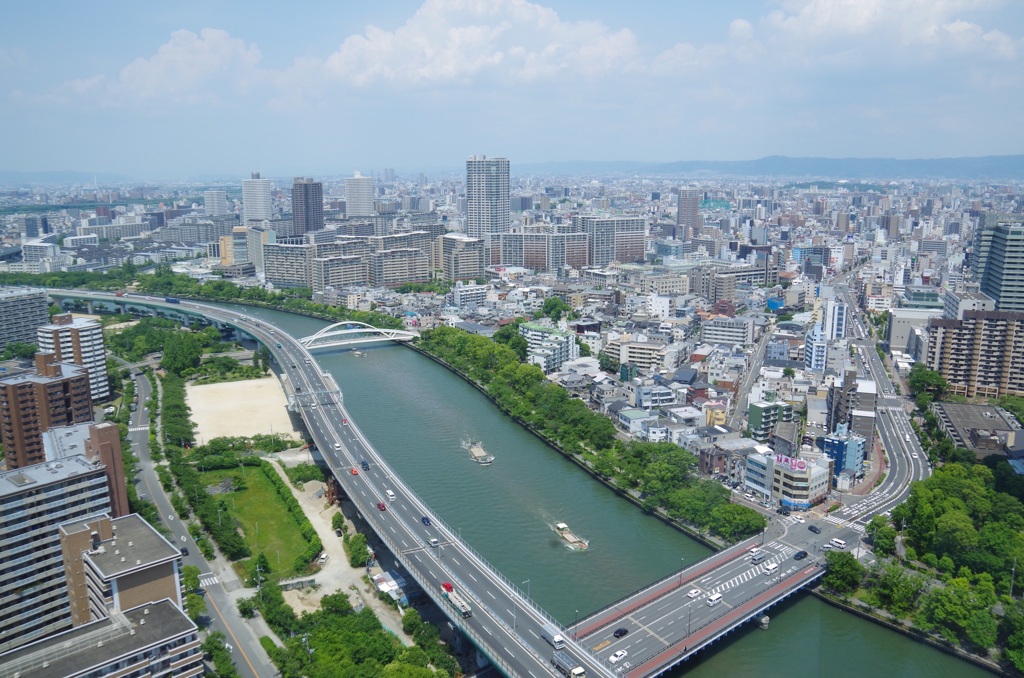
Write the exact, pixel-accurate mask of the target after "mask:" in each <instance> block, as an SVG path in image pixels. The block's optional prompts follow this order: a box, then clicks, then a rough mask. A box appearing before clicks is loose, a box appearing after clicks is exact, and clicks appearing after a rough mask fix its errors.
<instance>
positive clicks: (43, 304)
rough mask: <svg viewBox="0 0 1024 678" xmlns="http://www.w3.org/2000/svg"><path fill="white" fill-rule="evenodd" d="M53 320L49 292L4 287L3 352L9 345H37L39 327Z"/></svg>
mask: <svg viewBox="0 0 1024 678" xmlns="http://www.w3.org/2000/svg"><path fill="white" fill-rule="evenodd" d="M48 322H50V304H49V302H48V301H47V299H46V291H45V290H40V289H33V288H15V287H4V288H0V351H3V350H4V349H5V348H7V345H8V344H12V343H19V344H34V343H35V342H36V330H37V329H39V328H40V327H42V326H43V325H45V324H46V323H48Z"/></svg>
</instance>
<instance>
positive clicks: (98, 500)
mask: <svg viewBox="0 0 1024 678" xmlns="http://www.w3.org/2000/svg"><path fill="white" fill-rule="evenodd" d="M115 431H116V427H115ZM78 442H81V441H80V440H79V441H78ZM120 462H121V459H120V455H118V456H117V463H118V464H120ZM108 487H109V480H108V476H107V468H106V466H105V465H104V464H103V463H102V462H101V461H100V460H99V459H98V458H90V457H88V456H87V455H85V454H80V453H79V454H71V455H68V456H60V455H59V454H55V460H54V461H49V462H46V463H42V464H33V465H30V466H26V467H24V468H14V469H13V470H10V471H4V472H2V473H0V545H2V548H0V652H2V651H6V650H9V649H11V648H12V647H16V646H18V645H22V644H24V643H26V642H29V641H31V640H33V639H35V638H39V637H40V636H43V635H46V634H49V633H53V632H56V631H60V630H62V629H66V628H70V627H71V623H72V620H71V615H70V613H69V611H68V588H67V580H66V577H65V572H64V559H63V557H62V554H61V540H60V534H59V526H60V525H61V524H63V523H66V522H69V521H73V520H84V519H87V518H91V517H98V516H99V515H100V514H110V513H111V512H112V506H111V501H110V495H109V492H108ZM121 491H122V492H124V487H123V485H122V487H121ZM0 663H2V662H0Z"/></svg>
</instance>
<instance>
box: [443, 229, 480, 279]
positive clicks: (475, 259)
mask: <svg viewBox="0 0 1024 678" xmlns="http://www.w3.org/2000/svg"><path fill="white" fill-rule="evenodd" d="M440 245H441V252H440V255H441V272H442V275H444V279H445V280H452V281H455V280H475V279H477V278H481V277H483V275H484V241H483V239H481V238H471V237H469V236H468V235H465V234H463V233H446V234H444V235H442V236H441V238H440Z"/></svg>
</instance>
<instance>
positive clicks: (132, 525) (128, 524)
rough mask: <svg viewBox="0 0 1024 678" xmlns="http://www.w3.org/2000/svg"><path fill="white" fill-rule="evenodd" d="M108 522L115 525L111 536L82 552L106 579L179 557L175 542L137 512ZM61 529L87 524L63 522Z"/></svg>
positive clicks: (69, 529) (71, 530)
mask: <svg viewBox="0 0 1024 678" xmlns="http://www.w3.org/2000/svg"><path fill="white" fill-rule="evenodd" d="M110 522H111V525H112V526H113V528H114V538H113V539H110V540H108V541H104V542H101V543H100V547H99V548H98V549H96V550H95V551H86V552H85V556H84V557H85V558H86V559H88V560H89V561H90V562H91V563H92V564H93V565H94V566H95V567H96V570H97V571H98V572H99V573H100V574H101V575H102V576H103V577H104V578H105V579H113V578H115V577H120V576H122V575H124V574H127V573H129V572H132V571H134V570H137V569H142V568H146V567H150V566H152V565H153V564H155V563H161V562H169V561H172V560H175V559H176V558H180V557H181V553H180V552H179V551H178V548H177V547H176V546H175V545H174V544H172V543H171V542H169V541H167V540H166V539H164V537H163V536H162V535H161V534H160V533H159V532H157V531H156V530H155V529H154V528H153V526H152V525H150V524H149V523H147V522H146V521H145V520H143V519H142V518H141V517H139V515H138V514H136V513H132V514H130V515H127V516H124V517H121V518H116V519H114V520H112V521H110ZM63 529H64V531H65V532H67V533H69V534H71V533H74V532H77V531H81V530H85V529H90V528H89V527H87V526H86V525H85V524H84V523H79V524H77V525H75V524H74V523H72V524H68V525H64V526H63Z"/></svg>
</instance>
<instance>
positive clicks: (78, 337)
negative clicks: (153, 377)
mask: <svg viewBox="0 0 1024 678" xmlns="http://www.w3.org/2000/svg"><path fill="white" fill-rule="evenodd" d="M36 344H37V345H38V347H39V352H40V353H52V354H53V355H54V360H55V361H56V362H59V363H74V364H76V365H81V366H82V367H84V368H85V369H86V370H88V372H89V391H90V393H91V394H92V399H93V401H103V400H106V399H107V398H109V397H110V382H109V380H108V379H107V352H106V349H105V346H104V344H103V327H102V326H101V325H100V323H99V322H98V321H96V320H92V319H90V318H75V317H73V316H72V315H71V314H70V313H61V314H58V315H55V316H53V320H52V322H51V323H50V324H49V325H43V326H42V327H40V328H39V329H38V330H37V331H36Z"/></svg>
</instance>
